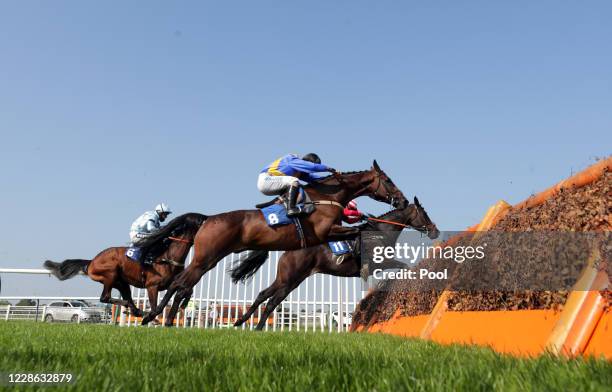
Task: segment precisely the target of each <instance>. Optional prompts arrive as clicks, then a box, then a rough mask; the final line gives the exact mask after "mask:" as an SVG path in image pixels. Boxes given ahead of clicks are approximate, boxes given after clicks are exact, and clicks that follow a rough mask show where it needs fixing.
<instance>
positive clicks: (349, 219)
mask: <svg viewBox="0 0 612 392" xmlns="http://www.w3.org/2000/svg"><path fill="white" fill-rule="evenodd" d="M362 218H363V213H362V212H361V211H359V210H358V209H357V202H356V201H355V200H351V201H349V202H348V204H347V205H346V207H344V210H343V211H342V220H343V221H345V222H346V223H349V224H353V223H357V222H359V221H360V220H361V219H362Z"/></svg>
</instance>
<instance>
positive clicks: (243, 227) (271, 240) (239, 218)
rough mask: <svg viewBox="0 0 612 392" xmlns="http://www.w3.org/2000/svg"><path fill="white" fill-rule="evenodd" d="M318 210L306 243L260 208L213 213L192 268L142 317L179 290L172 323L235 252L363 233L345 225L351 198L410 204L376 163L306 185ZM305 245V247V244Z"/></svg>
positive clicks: (306, 221)
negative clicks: (272, 221)
mask: <svg viewBox="0 0 612 392" xmlns="http://www.w3.org/2000/svg"><path fill="white" fill-rule="evenodd" d="M304 190H305V191H306V192H307V193H308V196H309V197H310V199H311V200H312V201H313V202H314V203H315V204H319V205H317V209H316V210H315V211H314V212H313V213H312V214H310V215H308V216H305V217H300V223H301V226H302V228H303V233H304V239H305V244H303V243H302V240H301V238H300V236H299V235H298V233H297V231H296V227H295V225H293V224H290V225H286V226H277V227H270V226H268V224H267V223H266V221H265V219H264V217H263V214H262V213H261V211H260V210H238V211H231V212H226V213H221V214H218V215H213V216H210V217H209V218H208V219H207V220H206V222H205V223H204V224H203V225H202V227H201V228H200V230H199V231H198V233H197V234H196V237H195V239H194V257H193V260H192V262H191V264H189V266H188V267H187V268H186V269H185V271H183V272H182V273H180V274H179V276H177V278H176V279H175V280H174V282H172V284H170V287H169V288H168V290H167V291H166V295H165V296H164V298H163V299H162V301H161V303H160V304H159V305H158V306H157V308H156V309H155V310H152V311H151V313H149V315H148V316H146V317H144V318H143V320H142V323H143V324H146V323H148V322H149V321H151V320H152V319H153V318H154V317H156V316H157V315H158V314H160V313H161V312H162V310H163V309H164V307H165V306H166V305H167V303H168V302H169V301H170V299H171V298H172V296H173V295H174V294H175V293H176V297H175V299H174V302H173V304H172V308H171V310H170V313H169V314H168V317H167V318H166V325H169V326H170V325H172V320H173V319H174V317H175V315H176V312H177V311H178V306H179V304H180V303H181V301H182V300H183V299H186V298H188V297H186V295H188V294H189V293H190V292H191V291H192V290H193V286H194V285H195V284H196V283H197V282H198V281H199V280H200V278H201V277H202V275H204V274H205V273H206V272H208V271H209V270H210V269H212V268H213V267H214V266H215V265H217V263H218V262H219V260H221V259H222V258H223V257H225V256H227V255H228V254H230V253H232V252H241V251H243V250H247V249H252V250H294V249H300V248H302V247H306V246H313V245H318V244H321V243H323V242H325V241H336V240H345V239H352V238H355V237H356V236H357V235H359V230H358V229H356V228H354V227H343V226H342V224H341V221H340V218H341V215H342V209H343V207H344V206H345V205H346V203H348V202H349V201H350V200H352V199H354V198H356V197H359V196H370V197H372V198H373V199H375V200H378V201H382V202H386V203H388V204H391V205H393V206H394V207H404V206H406V205H407V204H408V202H407V201H406V199H405V198H404V195H403V194H402V192H401V191H400V190H399V189H397V187H396V186H395V184H393V182H392V181H391V179H389V177H388V176H387V175H386V174H385V173H384V172H383V171H382V170H381V169H380V167H379V166H378V164H377V163H376V161H374V164H373V166H372V168H371V169H370V170H366V171H360V172H349V173H334V174H333V175H330V176H328V177H324V178H322V179H320V180H318V181H316V182H313V183H310V184H308V185H306V186H305V187H304ZM302 245H305V246H302Z"/></svg>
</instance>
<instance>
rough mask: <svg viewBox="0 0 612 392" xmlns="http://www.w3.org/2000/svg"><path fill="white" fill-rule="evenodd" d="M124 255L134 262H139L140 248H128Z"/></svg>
mask: <svg viewBox="0 0 612 392" xmlns="http://www.w3.org/2000/svg"><path fill="white" fill-rule="evenodd" d="M125 255H126V256H127V257H129V258H130V259H132V260H134V261H140V255H141V251H140V248H139V247H136V246H132V247H129V248H127V250H126V251H125Z"/></svg>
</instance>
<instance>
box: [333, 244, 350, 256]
mask: <svg viewBox="0 0 612 392" xmlns="http://www.w3.org/2000/svg"><path fill="white" fill-rule="evenodd" d="M327 245H328V246H329V249H331V251H332V253H333V254H334V255H336V256H340V255H345V254H347V253H350V252H352V251H353V249H352V248H351V245H349V243H348V242H346V241H333V242H328V243H327Z"/></svg>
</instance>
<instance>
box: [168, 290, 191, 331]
mask: <svg viewBox="0 0 612 392" xmlns="http://www.w3.org/2000/svg"><path fill="white" fill-rule="evenodd" d="M192 295H193V288H189V289H181V290H179V291H177V293H176V295H175V296H174V301H173V302H172V307H171V308H170V312H169V313H168V316H167V317H166V327H171V326H172V325H173V324H174V318H175V317H176V313H177V312H178V309H179V307H180V308H181V309H183V310H185V308H186V307H187V304H188V303H189V300H190V299H191V296H192Z"/></svg>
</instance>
